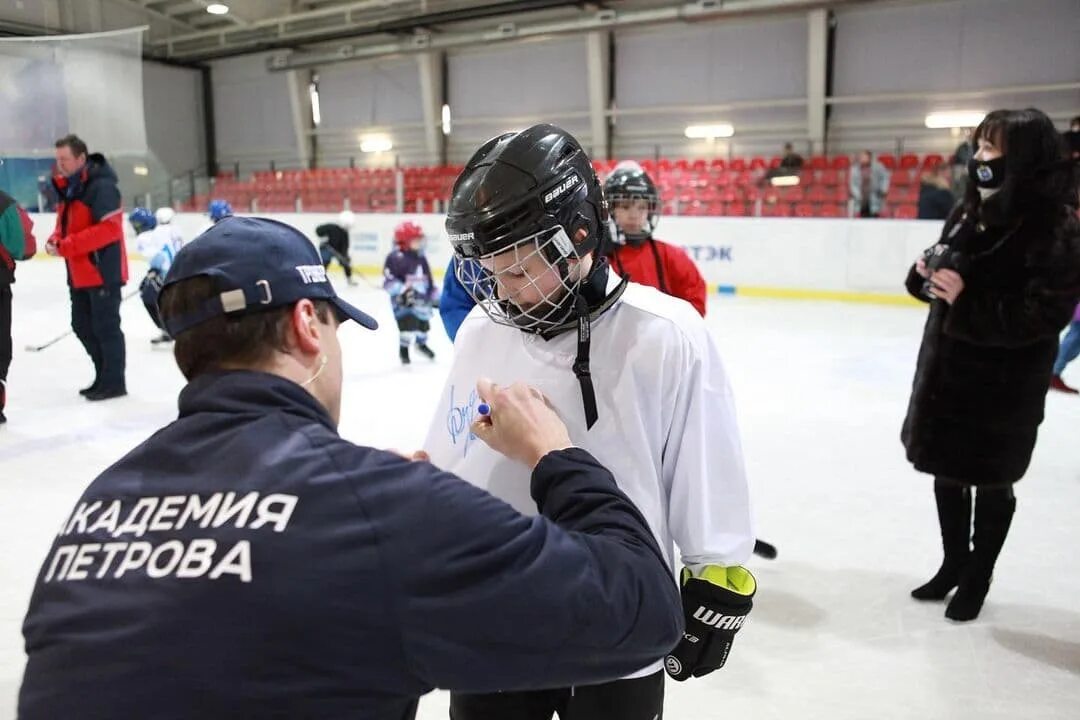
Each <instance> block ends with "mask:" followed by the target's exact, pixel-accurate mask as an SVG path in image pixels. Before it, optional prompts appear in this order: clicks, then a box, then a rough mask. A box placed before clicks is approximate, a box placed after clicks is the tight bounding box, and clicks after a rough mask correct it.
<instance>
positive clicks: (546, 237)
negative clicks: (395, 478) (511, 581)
mask: <svg viewBox="0 0 1080 720" xmlns="http://www.w3.org/2000/svg"><path fill="white" fill-rule="evenodd" d="M446 228H447V232H448V233H449V237H450V242H451V243H452V244H453V246H454V253H455V255H456V257H457V259H458V263H457V266H458V277H459V279H460V280H461V283H462V285H463V286H464V287H465V288H466V290H467V291H468V292H469V293H470V294H471V295H472V296H473V297H474V298H475V299H476V301H477V307H475V308H473V310H472V311H471V312H470V313H469V315H468V317H467V318H466V319H465V321H464V323H463V324H462V326H461V329H460V330H459V332H458V335H457V340H456V341H455V352H454V363H453V368H452V369H451V371H450V375H449V379H448V381H447V385H446V388H445V390H444V392H443V394H442V395H441V397H440V398H439V405H438V409H437V411H436V416H435V418H434V421H433V423H432V426H431V429H430V430H429V433H428V437H427V441H426V444H425V449H426V450H427V452H428V453H429V454H430V456H431V460H432V462H433V463H435V464H436V465H438V466H439V467H441V468H443V469H444V470H448V471H451V472H454V473H456V474H457V475H458V476H460V477H462V478H464V479H466V480H468V481H469V482H471V483H474V484H475V485H478V486H480V487H482V488H485V489H487V490H488V491H489V492H491V493H492V494H494V495H496V496H498V497H500V498H502V499H503V500H505V501H506V502H508V503H509V504H511V505H512V506H514V507H515V508H517V509H518V510H520V511H522V512H530V513H533V514H535V513H536V508H535V506H534V505H533V502H532V500H531V499H530V496H529V479H528V476H527V473H525V472H522V471H520V470H519V469H518V468H517V467H515V466H514V465H513V464H512V463H509V462H506V461H504V460H502V459H501V458H500V457H499V455H498V454H497V453H494V452H491V451H490V450H488V449H487V448H486V447H485V446H484V445H483V443H480V442H478V441H477V440H476V439H475V438H474V437H473V436H472V435H471V434H470V432H469V427H470V424H471V423H473V422H475V421H476V420H477V419H478V418H479V419H480V420H481V422H482V421H483V419H482V417H483V414H484V413H483V412H482V411H483V410H485V409H487V408H484V407H482V406H483V402H482V401H483V399H482V398H479V397H478V396H477V395H476V392H475V391H474V388H475V387H476V384H477V380H478V379H479V378H489V379H491V380H493V381H494V382H495V383H497V384H498V385H503V384H509V383H512V382H513V381H515V380H522V381H527V382H529V383H530V384H531V385H534V386H535V387H537V388H538V389H540V390H541V391H542V392H543V393H544V394H545V395H546V396H547V397H548V398H549V399H550V401H551V403H552V405H553V406H554V408H555V409H556V410H557V411H558V413H559V415H560V416H561V417H562V418H563V420H564V421H565V422H566V424H567V425H568V426H569V428H570V436H571V439H572V440H573V442H574V444H575V445H577V446H579V447H583V448H585V449H587V450H589V451H590V452H592V453H594V454H595V455H596V456H597V457H598V458H599V459H600V460H601V462H603V463H605V464H607V465H608V467H610V468H611V470H612V473H613V474H614V475H615V479H616V481H617V482H618V484H619V487H620V488H621V489H622V490H623V491H624V492H626V494H627V495H629V496H630V498H631V499H632V500H633V501H634V503H635V504H636V505H637V506H638V508H639V509H640V510H641V512H642V514H643V515H644V516H645V518H646V520H648V522H649V525H650V527H651V528H652V531H653V533H654V534H655V536H656V538H657V541H658V542H659V544H660V547H661V549H662V551H663V552H664V553H665V554H666V556H667V558H668V560H669V562H670V564H671V566H672V569H673V571H674V570H675V568H676V558H675V553H674V547H673V546H674V545H676V544H677V545H678V547H679V549H680V551H681V554H682V557H681V563H679V565H680V566H681V569H680V570H679V575H678V577H679V582H680V585H681V587H682V592H683V604H684V609H685V611H686V634H685V636H684V639H683V640H682V642H681V643H680V644H679V645H678V646H677V647H676V648H673V650H672V652H671V654H670V655H669V656H668V658H667V660H666V663H665V664H666V669H667V671H668V674H670V675H671V676H672V677H674V678H675V679H677V680H685V679H687V678H689V677H691V676H695V677H696V676H701V675H704V674H706V673H709V672H711V671H713V670H715V669H717V668H719V667H721V666H722V665H723V664H724V662H725V660H726V659H727V655H728V651H729V650H730V649H731V644H732V640H733V638H734V635H735V633H736V632H737V631H738V630H739V628H740V627H741V626H742V623H743V620H744V619H745V617H746V614H747V613H748V612H749V611H750V608H751V606H752V600H751V599H752V597H753V595H754V592H755V589H756V587H755V581H754V578H753V576H752V575H751V574H750V573H749V572H748V571H747V570H746V569H745V568H743V567H742V563H743V562H745V561H746V559H747V558H748V557H749V556H750V553H751V550H752V549H753V546H754V532H753V527H752V523H751V518H750V501H749V493H748V488H747V483H746V476H745V472H744V467H743V459H742V450H741V447H740V441H739V432H738V427H737V424H736V418H735V406H734V402H733V398H732V394H731V388H730V386H729V384H728V379H727V375H726V374H725V372H724V368H723V365H722V363H721V361H720V357H719V355H718V353H717V349H716V347H715V345H714V344H713V342H712V340H711V338H710V337H709V334H708V333H707V331H706V327H705V324H704V321H703V320H702V318H701V316H700V315H698V313H697V312H696V311H695V310H694V308H693V307H691V306H690V305H689V304H687V303H685V302H682V301H680V300H677V299H675V298H671V297H669V296H667V295H664V294H662V293H660V292H659V291H657V290H655V289H653V288H647V287H644V286H641V285H637V284H634V283H630V282H627V281H625V280H621V279H620V278H619V277H618V276H617V275H615V274H614V273H611V272H609V270H608V265H607V261H606V259H604V258H603V257H602V256H601V254H600V248H601V247H602V246H603V243H602V241H603V240H605V239H606V237H607V236H606V233H608V232H610V230H609V226H608V209H607V203H606V202H605V200H604V197H603V192H602V189H601V186H600V183H599V181H598V180H597V178H596V174H595V173H594V171H593V168H592V165H591V163H590V162H589V158H588V157H587V156H586V155H585V152H584V151H583V150H582V148H581V146H580V145H579V144H578V142H577V141H576V140H575V139H574V138H573V137H572V136H571V135H570V134H568V133H567V132H565V131H564V130H561V129H560V128H557V127H554V126H552V125H536V126H534V127H531V128H529V129H527V130H523V131H521V132H519V133H507V134H505V135H501V136H499V137H497V138H494V139H493V140H490V141H488V142H487V143H486V144H484V145H483V146H482V147H481V148H480V149H479V150H478V151H477V152H476V154H475V155H473V157H472V159H471V160H470V161H469V163H468V164H467V165H466V166H465V169H464V171H463V172H462V173H461V175H460V176H459V177H458V179H457V182H456V183H455V185H454V189H453V192H452V197H451V200H450V207H449V212H448V215H447V221H446ZM521 561H522V562H523V563H527V562H529V558H522V559H521ZM672 581H673V582H674V581H675V577H674V575H673V578H672ZM529 591H530V589H529V588H521V592H523V593H527V592H529ZM492 622H495V623H498V622H500V618H497V617H495V618H492ZM573 632H574V619H573V618H567V633H568V634H571V633H573ZM492 652H498V648H492ZM507 690H508V692H501V693H497V694H488V695H470V694H453V695H452V696H451V703H450V715H451V718H453V720H496V719H499V720H504V719H506V718H513V719H514V720H547V719H548V718H551V717H552V716H553V714H555V713H557V714H558V715H559V717H560V718H562V720H599V719H601V718H619V720H654V719H658V718H661V717H663V698H664V669H663V667H662V664H661V663H657V664H655V665H651V666H649V667H644V668H641V669H640V670H639V671H638V672H636V673H634V674H633V675H631V676H630V677H629V678H624V679H615V678H613V679H612V682H609V683H607V684H603V685H593V686H586V687H576V688H562V689H555V690H548V691H541V692H509V690H512V689H511V688H507Z"/></svg>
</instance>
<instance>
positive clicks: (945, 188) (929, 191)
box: [918, 163, 955, 220]
mask: <svg viewBox="0 0 1080 720" xmlns="http://www.w3.org/2000/svg"><path fill="white" fill-rule="evenodd" d="M954 204H955V199H954V198H953V194H952V189H951V188H950V185H949V166H948V165H946V164H945V163H939V164H938V165H937V167H935V168H933V169H932V170H927V171H926V172H924V173H923V176H922V182H921V183H920V186H919V215H918V217H919V219H920V220H944V219H945V218H947V217H949V213H950V212H952V209H953V205H954Z"/></svg>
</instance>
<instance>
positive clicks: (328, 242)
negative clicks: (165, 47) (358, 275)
mask: <svg viewBox="0 0 1080 720" xmlns="http://www.w3.org/2000/svg"><path fill="white" fill-rule="evenodd" d="M355 222H356V215H354V214H353V212H352V211H351V210H343V211H342V212H341V214H340V215H338V220H337V222H336V223H332V222H328V223H323V224H322V225H320V226H319V227H317V228H315V234H316V235H318V236H319V238H320V241H319V255H320V256H321V257H322V263H323V267H325V268H327V269H329V267H330V262H331V261H332V260H337V262H338V265H340V266H341V269H342V270H344V271H345V282H347V283H349V284H350V285H355V284H356V281H355V280H353V276H352V260H351V259H350V258H349V230H351V229H352V226H353V223H355Z"/></svg>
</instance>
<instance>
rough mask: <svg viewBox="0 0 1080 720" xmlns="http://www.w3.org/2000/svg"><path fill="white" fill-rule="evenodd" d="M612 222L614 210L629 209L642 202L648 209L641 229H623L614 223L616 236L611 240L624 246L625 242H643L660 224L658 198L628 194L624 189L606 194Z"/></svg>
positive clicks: (652, 195)
mask: <svg viewBox="0 0 1080 720" xmlns="http://www.w3.org/2000/svg"><path fill="white" fill-rule="evenodd" d="M606 197H607V201H608V204H609V206H610V213H611V217H612V220H615V217H616V210H618V209H619V208H621V207H629V206H630V205H631V204H632V203H634V202H635V201H640V202H644V203H645V206H646V207H647V208H648V211H647V214H646V216H645V219H644V221H643V222H642V225H641V227H639V228H634V227H623V226H622V225H619V223H618V222H615V225H616V226H617V227H618V230H619V232H618V234H617V235H616V236H615V237H613V238H612V239H613V240H614V242H615V243H616V244H617V245H624V244H626V242H627V241H630V242H634V241H637V242H644V241H645V240H648V239H649V238H651V237H652V235H653V232H655V230H656V225H657V223H659V222H660V196H659V194H658V193H642V192H630V191H628V189H625V188H616V189H613V190H611V191H610V192H609V193H607V194H606Z"/></svg>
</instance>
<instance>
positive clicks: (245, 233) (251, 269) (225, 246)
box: [162, 216, 379, 337]
mask: <svg viewBox="0 0 1080 720" xmlns="http://www.w3.org/2000/svg"><path fill="white" fill-rule="evenodd" d="M200 276H202V277H211V278H214V279H215V280H216V281H217V283H218V287H219V288H221V290H220V292H219V293H218V294H217V295H215V296H213V297H211V298H210V299H209V300H207V301H206V302H205V303H203V305H202V307H200V308H198V309H196V310H194V311H192V312H190V313H187V314H185V315H182V316H180V317H173V318H168V319H165V318H163V320H164V322H165V330H166V331H167V332H168V333H169V335H171V336H173V337H176V336H178V335H180V334H181V333H183V332H184V331H186V330H190V329H191V328H193V327H195V326H196V325H199V324H201V323H204V322H206V321H207V320H210V319H212V318H216V317H220V316H222V315H241V314H243V313H246V312H257V311H259V310H267V309H270V308H274V307H282V306H284V305H291V304H293V303H295V302H296V301H297V300H303V299H304V298H307V299H309V300H325V301H326V302H328V303H330V304H331V305H332V306H333V307H334V309H335V310H336V311H337V314H338V318H339V319H340V320H345V319H349V320H355V321H356V322H358V323H360V324H361V325H363V326H364V327H366V328H367V329H369V330H374V329H376V328H377V327H379V324H378V323H377V322H375V320H374V318H372V317H371V316H370V315H368V314H367V313H364V312H361V311H360V310H358V309H357V308H355V307H353V306H352V305H350V304H349V303H347V302H345V301H344V300H342V299H341V298H339V297H338V296H337V293H335V292H334V286H333V285H331V284H330V280H329V278H327V277H326V268H324V267H323V264H322V258H321V257H320V256H319V251H318V250H316V249H315V246H314V245H312V244H311V241H310V240H308V239H307V238H306V237H305V236H304V234H303V233H301V232H300V231H299V230H297V229H296V228H294V227H292V226H291V225H286V224H285V223H282V222H278V221H277V220H270V219H269V218H257V217H237V216H233V217H228V218H225V219H224V220H221V221H219V222H218V223H217V224H215V225H214V226H213V227H212V228H210V229H209V230H207V231H206V232H204V233H203V234H202V235H200V236H199V237H197V238H195V239H194V240H193V241H192V242H191V243H189V244H188V245H185V246H184V247H183V248H182V249H181V250H180V252H178V253H177V254H176V259H175V260H174V261H173V264H172V267H171V268H170V269H169V273H168V275H166V277H165V284H164V285H163V286H162V291H164V290H165V288H167V287H169V286H170V285H173V284H175V283H178V282H182V281H184V280H189V279H191V278H194V277H200Z"/></svg>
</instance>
